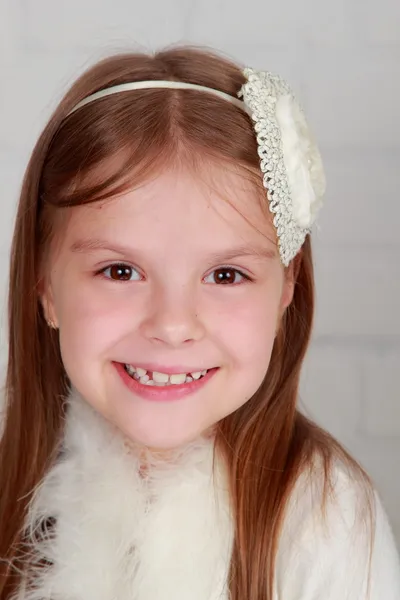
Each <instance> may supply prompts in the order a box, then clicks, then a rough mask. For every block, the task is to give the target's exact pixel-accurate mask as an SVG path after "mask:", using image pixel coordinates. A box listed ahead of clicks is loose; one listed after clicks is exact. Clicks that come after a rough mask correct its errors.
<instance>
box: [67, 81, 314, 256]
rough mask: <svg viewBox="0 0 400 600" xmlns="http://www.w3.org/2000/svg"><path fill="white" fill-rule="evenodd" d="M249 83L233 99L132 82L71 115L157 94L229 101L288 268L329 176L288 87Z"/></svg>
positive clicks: (174, 85)
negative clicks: (242, 124)
mask: <svg viewBox="0 0 400 600" xmlns="http://www.w3.org/2000/svg"><path fill="white" fill-rule="evenodd" d="M243 73H244V75H245V77H246V79H247V81H246V83H244V85H243V86H242V88H241V89H240V91H239V92H238V97H239V98H243V100H238V99H237V98H235V97H234V96H231V95H229V94H226V93H225V92H221V91H220V90H216V89H214V88H209V87H205V86H202V85H196V84H194V83H186V82H183V81H162V80H156V81H153V80H151V81H132V82H129V83H122V84H120V85H115V86H112V87H109V88H106V89H102V90H100V91H98V92H95V93H94V94H91V95H90V96H88V97H87V98H84V99H83V100H81V101H80V102H79V103H78V104H77V105H76V106H74V108H73V109H72V110H71V111H70V112H69V113H68V115H67V116H69V115H71V114H72V113H74V112H75V111H77V110H78V109H79V108H82V107H83V106H86V105H87V104H89V103H91V102H94V101H95V100H98V99H100V98H104V97H105V96H110V95H112V94H117V93H120V92H128V91H133V90H145V89H155V88H162V89H165V88H169V89H179V90H187V89H190V90H197V91H200V92H207V93H209V94H213V95H215V96H217V97H219V98H221V99H223V100H226V101H228V102H230V103H232V104H234V105H235V106H237V107H238V108H240V109H241V110H243V111H244V112H246V113H247V114H249V115H250V117H251V119H252V120H253V124H254V131H255V135H256V138H257V144H258V154H259V157H260V168H261V172H262V173H263V183H264V186H265V188H266V189H267V196H268V200H269V208H270V211H271V212H272V213H273V214H274V219H273V221H274V225H275V228H276V230H277V235H278V244H279V252H280V256H281V260H282V263H283V264H284V265H285V266H288V265H289V263H290V261H291V260H292V259H293V258H294V257H295V256H296V254H297V253H298V251H299V250H300V248H301V246H302V245H303V243H304V240H305V238H306V236H307V234H308V233H310V231H311V226H312V224H313V223H314V221H315V220H316V217H317V214H318V212H319V209H320V207H321V205H322V200H323V196H324V194H325V175H324V169H323V165H322V160H321V157H320V154H319V151H318V148H317V146H316V144H315V142H314V139H313V137H312V135H311V133H310V130H309V128H308V125H307V122H306V119H305V116H304V113H303V111H302V109H301V107H300V105H299V104H298V102H297V100H296V99H295V97H294V95H293V92H292V91H291V89H290V87H289V86H288V84H287V83H286V82H285V81H284V80H283V79H281V78H280V77H279V76H277V75H273V74H272V73H269V72H267V71H255V70H254V69H245V70H244V72H243Z"/></svg>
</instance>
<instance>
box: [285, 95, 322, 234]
mask: <svg viewBox="0 0 400 600" xmlns="http://www.w3.org/2000/svg"><path fill="white" fill-rule="evenodd" d="M276 119H277V121H278V124H279V128H280V130H281V138H282V149H283V157H284V163H285V167H286V171H287V177H288V183H289V187H290V195H291V198H292V210H293V219H294V221H295V222H296V223H297V225H299V227H302V228H304V229H309V228H310V227H311V226H312V224H313V223H314V221H315V219H316V217H317V214H318V211H319V209H320V207H321V205H322V198H323V196H324V193H325V188H326V181H325V174H324V169H323V165H322V160H321V156H320V153H319V151H318V148H317V145H316V143H315V141H314V138H313V136H312V134H311V131H310V129H309V127H308V125H307V122H306V119H305V116H304V113H303V111H302V110H301V108H300V107H299V105H298V104H297V102H296V101H295V99H294V98H293V96H291V95H290V94H285V95H282V96H280V97H279V98H278V99H277V102H276Z"/></svg>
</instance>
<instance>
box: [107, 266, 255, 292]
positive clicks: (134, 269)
mask: <svg viewBox="0 0 400 600" xmlns="http://www.w3.org/2000/svg"><path fill="white" fill-rule="evenodd" d="M112 267H120V268H122V269H126V268H128V269H132V270H133V271H138V269H136V268H135V267H133V266H132V265H129V264H127V263H118V262H117V263H110V264H109V265H107V266H105V267H103V268H102V269H100V270H98V271H96V273H95V275H96V276H98V277H102V278H104V279H106V280H108V281H113V282H115V283H132V282H131V281H130V280H129V279H128V280H123V279H120V280H118V279H112V278H111V277H107V276H106V275H105V272H106V271H107V270H108V269H111V268H112ZM223 270H226V271H234V272H235V273H239V275H240V276H241V277H243V279H244V281H242V282H240V283H222V284H218V283H215V285H227V286H230V287H233V286H238V285H243V283H246V282H251V281H254V280H253V278H252V277H250V275H247V274H246V273H243V271H241V270H240V269H237V268H236V267H231V266H229V265H222V266H221V267H218V268H217V269H214V271H211V273H214V272H215V271H223ZM211 273H210V274H211Z"/></svg>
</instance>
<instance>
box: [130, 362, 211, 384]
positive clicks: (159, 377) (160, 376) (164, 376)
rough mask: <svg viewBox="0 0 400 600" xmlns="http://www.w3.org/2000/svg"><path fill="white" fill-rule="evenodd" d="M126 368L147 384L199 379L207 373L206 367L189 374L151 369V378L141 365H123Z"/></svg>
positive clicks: (174, 382) (176, 382)
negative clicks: (171, 373)
mask: <svg viewBox="0 0 400 600" xmlns="http://www.w3.org/2000/svg"><path fill="white" fill-rule="evenodd" d="M125 368H126V370H127V371H128V373H129V375H132V376H136V378H137V379H140V381H141V383H145V384H147V385H154V384H157V383H158V384H169V383H173V384H179V383H185V382H189V381H193V379H199V378H200V377H201V376H202V375H205V374H206V373H207V369H205V370H204V371H194V372H192V373H190V374H189V375H188V374H187V373H174V374H173V375H168V373H160V372H158V371H153V373H152V375H153V376H152V378H151V377H150V375H149V373H150V374H151V371H146V369H142V368H141V367H134V366H132V365H127V364H126V365H125Z"/></svg>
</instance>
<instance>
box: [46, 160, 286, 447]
mask: <svg viewBox="0 0 400 600" xmlns="http://www.w3.org/2000/svg"><path fill="white" fill-rule="evenodd" d="M207 181H208V183H206V182H205V181H204V178H201V179H200V178H199V177H195V176H194V175H191V174H190V173H189V171H185V170H183V169H182V170H180V171H179V172H178V171H177V170H170V171H166V172H165V173H163V174H162V175H160V176H159V177H158V178H156V179H154V180H152V181H150V182H147V183H146V184H144V185H143V186H141V187H139V188H138V189H136V190H134V191H131V192H128V193H125V194H124V195H121V196H119V197H117V198H113V199H112V200H108V201H107V202H102V203H96V204H92V205H87V206H80V207H76V208H74V209H72V210H71V218H70V219H69V220H68V224H67V225H66V226H65V231H64V232H63V239H62V240H61V242H60V247H59V249H58V250H57V251H56V252H54V255H53V256H52V257H51V264H50V272H49V278H48V286H47V288H46V291H45V293H44V295H43V298H42V300H43V304H44V307H45V311H46V313H47V316H48V317H51V318H52V319H53V321H54V322H55V323H56V324H57V326H58V327H59V334H60V347H61V354H62V358H63V362H64V365H65V369H66V372H67V374H68V376H69V378H70V380H71V382H72V384H73V385H74V386H75V388H76V389H77V390H78V391H79V392H80V393H81V394H82V396H83V397H84V398H85V400H86V401H87V402H88V403H89V404H91V405H92V406H93V408H95V409H96V410H97V411H99V412H100V413H101V414H102V415H103V416H104V417H106V418H107V419H109V420H110V421H111V422H113V423H114V424H116V425H117V426H118V427H119V428H120V430H121V431H122V432H123V433H124V434H125V435H126V436H127V437H128V438H129V439H130V440H132V441H134V442H136V443H139V444H140V445H144V446H146V447H151V448H157V449H169V448H174V447H177V446H180V445H182V444H184V443H187V442H189V441H191V440H193V439H195V438H196V437H197V436H199V434H201V433H202V432H206V431H208V430H209V429H210V428H212V426H213V425H215V424H216V423H217V422H218V421H219V420H220V419H222V418H223V417H226V416H227V415H229V414H230V413H232V412H233V411H235V410H236V409H237V408H239V407H240V406H241V405H243V404H244V403H245V402H247V401H248V400H249V399H250V398H251V396H252V395H253V394H254V393H255V392H256V391H257V389H258V388H259V386H260V385H261V383H262V381H263V379H264V377H265V375H266V372H267V368H268V365H269V361H270V356H271V352H272V347H273V343H274V338H275V334H276V330H277V328H278V326H279V321H280V317H281V315H282V313H283V311H284V309H285V308H286V306H287V305H288V304H289V303H290V301H291V299H292V294H293V279H292V277H291V276H290V273H289V275H288V273H285V271H284V269H283V267H282V265H281V263H280V259H279V255H278V250H277V247H276V238H275V231H274V228H273V226H272V224H271V223H270V222H268V221H267V219H266V218H265V215H264V214H263V212H262V209H261V208H260V206H259V200H258V199H257V197H256V193H255V191H254V190H253V188H252V187H251V186H250V184H249V183H247V182H245V181H244V179H243V177H241V176H240V175H239V174H234V173H229V172H227V170H225V169H224V168H223V167H214V168H212V169H211V168H210V169H209V171H208V176H207ZM222 196H223V197H224V198H227V199H228V200H229V202H231V203H232V204H233V206H232V204H230V203H229V202H227V201H225V200H224V199H223V198H222ZM235 207H236V208H237V209H238V210H235ZM240 213H242V214H243V215H244V216H242V215H241V214H240ZM246 219H248V221H250V223H249V222H247V220H246ZM253 224H254V226H253ZM257 229H258V230H259V231H257ZM123 365H131V366H132V367H133V368H134V369H137V368H139V369H140V368H141V369H143V371H141V370H139V371H137V372H136V377H139V376H143V372H144V371H145V370H146V371H147V373H146V375H145V376H144V379H142V383H141V382H140V381H137V379H132V377H130V376H129V375H128V374H127V373H126V371H125V369H124V367H123ZM206 369H207V370H208V369H210V370H211V371H210V372H209V373H207V375H206V376H205V377H204V379H203V378H202V377H201V378H200V379H197V378H198V377H199V372H201V371H204V370H206ZM131 372H133V370H132V369H131ZM153 372H156V374H154V375H153ZM157 373H160V375H157ZM189 373H194V377H192V376H189V377H190V378H192V379H193V381H192V382H190V380H189V382H188V383H186V384H180V385H178V384H176V383H171V381H172V380H168V381H169V382H170V384H169V385H166V383H165V382H163V380H165V379H166V378H167V375H171V374H175V375H176V374H181V375H182V377H183V376H184V375H188V374H189ZM149 376H150V377H151V378H152V376H153V377H154V379H159V380H162V381H159V382H158V384H157V383H155V384H154V385H152V384H148V383H147V379H148V378H149ZM182 377H181V378H180V379H179V377H177V378H175V380H176V381H179V380H182Z"/></svg>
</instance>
